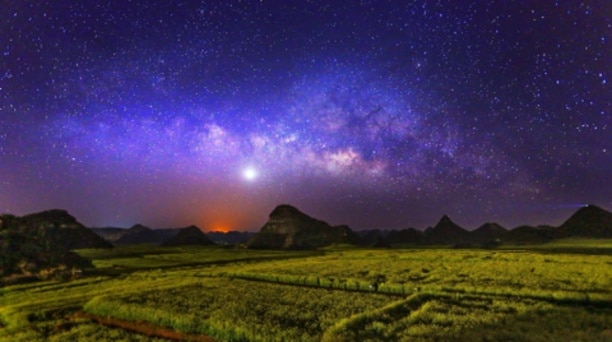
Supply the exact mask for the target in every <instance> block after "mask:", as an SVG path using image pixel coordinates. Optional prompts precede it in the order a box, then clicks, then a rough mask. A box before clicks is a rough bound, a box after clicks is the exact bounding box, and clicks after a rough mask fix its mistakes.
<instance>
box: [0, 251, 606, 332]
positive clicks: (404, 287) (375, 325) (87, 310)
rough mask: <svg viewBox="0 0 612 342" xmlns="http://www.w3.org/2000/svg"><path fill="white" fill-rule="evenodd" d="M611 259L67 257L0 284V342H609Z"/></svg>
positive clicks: (509, 255) (512, 255) (578, 255)
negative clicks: (72, 273)
mask: <svg viewBox="0 0 612 342" xmlns="http://www.w3.org/2000/svg"><path fill="white" fill-rule="evenodd" d="M611 251H612V241H610V240H597V241H593V240H566V241H560V242H555V243H553V244H549V245H541V246H537V247H536V246H513V247H504V248H503V249H495V250H477V249H442V248H440V249H431V248H428V249H356V248H351V247H342V246H336V247H331V248H326V249H321V250H318V251H256V250H244V249H230V248H220V247H186V248H179V247H167V248H165V247H155V246H138V247H118V248H115V249H114V250H110V251H109V250H81V251H79V253H80V254H81V255H83V256H85V257H88V258H91V259H93V261H94V265H95V267H96V269H94V270H89V271H88V272H86V274H85V275H84V276H83V277H81V278H80V279H73V280H68V281H65V280H64V281H59V280H58V281H45V282H36V283H28V284H21V285H12V286H5V287H3V288H0V340H1V341H38V340H39V341H65V340H96V341H104V340H107V341H151V340H154V341H155V340H165V339H166V338H174V339H185V340H189V339H191V340H202V341H209V340H211V338H212V340H221V341H319V340H325V341H384V340H390V341H396V340H397V341H402V340H403V341H415V340H416V341H440V340H442V341H446V340H448V341H450V340H452V341H455V340H464V341H479V340H480V341H491V340H506V341H508V340H510V341H512V340H516V341H525V340H527V341H551V340H562V341H610V340H612V267H611V266H612V253H611Z"/></svg>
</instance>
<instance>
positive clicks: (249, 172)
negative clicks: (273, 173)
mask: <svg viewBox="0 0 612 342" xmlns="http://www.w3.org/2000/svg"><path fill="white" fill-rule="evenodd" d="M242 177H243V178H244V179H246V180H248V181H252V180H254V179H255V178H257V170H255V169H254V168H253V167H251V166H249V167H247V168H245V169H244V170H242Z"/></svg>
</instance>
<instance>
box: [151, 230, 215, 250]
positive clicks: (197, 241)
mask: <svg viewBox="0 0 612 342" xmlns="http://www.w3.org/2000/svg"><path fill="white" fill-rule="evenodd" d="M214 244H215V243H214V242H212V241H211V240H210V239H209V238H208V237H207V236H206V234H204V233H203V232H202V230H200V228H198V227H196V226H189V227H185V228H181V229H179V230H178V232H177V234H176V235H174V237H172V238H170V240H168V241H166V242H164V243H163V244H162V245H163V246H186V245H200V246H208V245H214Z"/></svg>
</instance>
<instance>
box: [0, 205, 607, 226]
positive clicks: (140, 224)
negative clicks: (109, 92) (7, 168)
mask: <svg viewBox="0 0 612 342" xmlns="http://www.w3.org/2000/svg"><path fill="white" fill-rule="evenodd" d="M280 205H290V206H291V204H279V205H277V207H278V206H280ZM590 206H594V207H597V208H600V209H603V210H605V211H609V210H608V209H607V208H605V207H603V206H600V205H597V204H592V203H591V204H583V205H581V206H579V207H578V209H576V210H574V211H573V212H571V213H570V214H569V215H568V216H567V217H566V218H565V219H563V220H562V221H561V222H560V223H558V224H551V223H540V224H535V225H532V224H527V223H523V224H519V225H515V226H506V225H504V224H502V223H500V222H496V221H494V220H489V221H485V222H482V223H480V224H478V225H477V226H465V225H463V224H461V223H460V222H457V221H456V220H455V219H453V217H451V216H450V215H447V214H443V215H441V216H440V218H439V219H438V220H437V221H435V223H432V224H430V225H428V226H426V227H414V226H408V227H371V228H362V229H355V228H353V227H350V226H349V228H351V230H353V231H355V232H359V231H371V230H380V231H383V232H384V231H392V230H405V229H416V230H418V231H421V232H424V231H425V230H427V229H429V228H432V227H435V226H436V225H437V223H438V222H439V221H440V220H441V219H442V218H443V217H444V216H448V217H449V218H450V219H451V221H452V222H453V223H455V224H457V225H458V226H460V227H461V228H463V229H465V230H467V231H473V230H475V229H478V228H480V227H481V226H483V225H485V224H489V223H493V224H498V225H500V226H502V227H503V228H505V229H508V230H513V229H515V228H518V227H521V226H532V227H539V226H551V227H558V226H560V225H561V223H563V222H565V221H566V220H567V219H569V218H570V217H571V216H572V215H574V214H575V213H576V212H578V211H579V210H580V209H581V208H586V207H590ZM297 209H298V210H299V208H297ZM50 210H62V211H66V212H67V213H68V214H70V215H72V213H70V211H69V210H65V209H59V208H54V209H47V210H43V211H39V212H34V213H27V214H24V215H30V214H36V213H40V212H44V211H50ZM300 211H301V210H300ZM302 212H303V211H302ZM303 213H304V214H306V215H308V216H310V217H313V218H315V219H318V220H321V221H324V222H327V221H326V220H325V219H324V218H320V217H316V216H312V215H309V214H308V213H306V212H303ZM4 214H12V213H0V215H4ZM24 215H18V216H24ZM72 216H74V217H75V218H76V220H77V221H79V222H81V221H80V220H79V218H78V217H77V216H75V215H72ZM81 223H83V222H81ZM327 223H328V224H330V226H337V225H342V224H331V223H329V222H327ZM264 225H265V223H264V224H262V225H261V226H260V227H259V228H254V229H228V230H210V229H206V227H200V226H198V225H197V224H189V225H184V226H172V227H152V226H148V225H146V224H142V223H134V224H131V225H128V226H110V225H106V226H95V225H94V226H92V225H87V224H84V226H85V227H87V228H90V229H108V228H112V229H115V228H116V229H126V230H127V229H130V228H132V227H134V226H144V227H146V228H150V229H153V230H164V229H182V228H186V227H189V226H196V227H197V228H199V229H200V230H201V231H202V232H204V233H230V232H237V233H257V232H258V231H259V230H260V229H261V228H262V227H263V226H264Z"/></svg>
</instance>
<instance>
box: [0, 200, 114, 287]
mask: <svg viewBox="0 0 612 342" xmlns="http://www.w3.org/2000/svg"><path fill="white" fill-rule="evenodd" d="M111 247H112V245H111V244H110V243H108V242H107V241H105V240H104V239H102V238H100V237H99V236H98V235H96V234H95V233H93V232H92V231H91V230H89V229H87V228H85V226H83V225H82V224H81V223H79V222H78V221H77V220H76V219H75V218H74V217H73V216H72V215H70V214H68V212H66V211H65V210H58V209H54V210H48V211H43V212H40V213H35V214H30V215H25V216H22V217H18V216H13V215H8V214H7V215H2V216H0V274H1V275H3V276H7V275H11V274H21V275H32V276H40V277H43V278H44V277H47V276H52V275H53V274H54V273H57V272H59V271H62V270H66V269H69V268H85V267H93V266H92V264H91V262H90V261H89V260H87V259H84V258H82V257H80V256H79V255H77V254H76V253H74V252H72V251H71V250H72V249H78V248H111ZM62 272H63V271H62Z"/></svg>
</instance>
